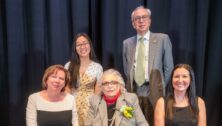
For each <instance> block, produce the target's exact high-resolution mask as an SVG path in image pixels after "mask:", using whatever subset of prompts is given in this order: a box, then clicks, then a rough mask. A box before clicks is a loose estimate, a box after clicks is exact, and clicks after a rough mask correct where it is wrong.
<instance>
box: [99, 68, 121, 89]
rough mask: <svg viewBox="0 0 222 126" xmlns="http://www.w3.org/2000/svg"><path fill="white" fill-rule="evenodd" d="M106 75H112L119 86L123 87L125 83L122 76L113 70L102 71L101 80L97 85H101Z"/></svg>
mask: <svg viewBox="0 0 222 126" xmlns="http://www.w3.org/2000/svg"><path fill="white" fill-rule="evenodd" d="M106 75H113V76H114V77H115V78H116V81H117V82H119V84H121V85H122V86H123V87H125V82H124V79H123V77H122V75H121V74H120V73H119V72H118V71H117V70H115V69H108V70H106V71H104V72H103V75H102V77H101V79H100V80H99V85H102V81H103V78H104V76H106Z"/></svg>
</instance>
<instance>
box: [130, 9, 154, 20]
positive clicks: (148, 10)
mask: <svg viewBox="0 0 222 126" xmlns="http://www.w3.org/2000/svg"><path fill="white" fill-rule="evenodd" d="M138 9H145V10H147V13H148V15H149V16H151V10H150V9H149V8H145V7H144V6H139V7H137V8H135V9H134V10H133V12H132V13H131V20H132V21H133V16H134V13H135V11H136V10H138Z"/></svg>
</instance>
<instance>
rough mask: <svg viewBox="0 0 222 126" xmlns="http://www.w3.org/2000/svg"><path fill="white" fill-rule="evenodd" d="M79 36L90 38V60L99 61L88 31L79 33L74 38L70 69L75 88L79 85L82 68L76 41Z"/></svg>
mask: <svg viewBox="0 0 222 126" xmlns="http://www.w3.org/2000/svg"><path fill="white" fill-rule="evenodd" d="M79 37H84V38H86V39H87V40H88V42H89V45H90V54H89V58H90V60H92V61H95V62H97V58H96V55H95V51H94V49H93V45H92V41H91V39H90V37H89V36H88V35H87V34H86V33H78V34H77V35H76V36H75V37H74V40H73V46H72V54H71V56H72V58H71V63H70V66H69V69H68V70H69V72H70V75H71V83H72V86H73V87H74V88H77V87H78V84H77V78H78V77H79V68H80V62H81V61H80V58H79V55H78V53H77V51H76V41H77V39H78V38H79Z"/></svg>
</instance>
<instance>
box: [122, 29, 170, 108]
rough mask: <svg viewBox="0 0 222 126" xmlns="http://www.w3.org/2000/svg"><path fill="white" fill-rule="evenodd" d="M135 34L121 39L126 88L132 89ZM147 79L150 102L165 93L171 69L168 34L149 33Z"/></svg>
mask: <svg viewBox="0 0 222 126" xmlns="http://www.w3.org/2000/svg"><path fill="white" fill-rule="evenodd" d="M136 40H137V39H136V36H133V37H131V38H128V39H126V40H124V41H123V66H124V73H125V75H126V77H127V85H126V88H127V90H128V91H130V92H132V91H133V88H134V87H133V79H134V78H133V77H134V62H135V52H136ZM148 63H149V70H148V71H149V79H150V82H149V84H150V87H149V88H150V93H151V94H150V95H149V96H148V97H149V99H150V100H151V102H152V104H153V105H155V103H156V101H157V99H158V98H159V97H160V96H162V95H163V94H165V90H164V89H165V86H166V83H168V81H169V79H170V75H171V71H172V69H173V66H174V65H173V56H172V45H171V42H170V39H169V37H168V35H166V34H162V33H152V32H151V33H150V39H149V61H148ZM153 72H155V73H153Z"/></svg>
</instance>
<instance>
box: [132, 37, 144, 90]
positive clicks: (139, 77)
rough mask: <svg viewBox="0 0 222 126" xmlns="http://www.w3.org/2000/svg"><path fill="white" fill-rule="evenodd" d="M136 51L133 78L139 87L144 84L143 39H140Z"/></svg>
mask: <svg viewBox="0 0 222 126" xmlns="http://www.w3.org/2000/svg"><path fill="white" fill-rule="evenodd" d="M137 49H138V51H137V60H136V70H135V76H134V78H135V81H136V83H137V85H138V86H141V85H142V84H143V83H144V82H145V59H144V58H145V45H144V38H143V37H141V38H140V40H139V47H138V48H137Z"/></svg>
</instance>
